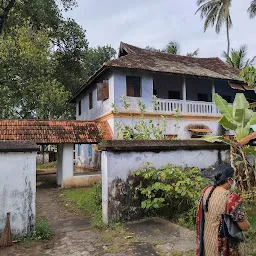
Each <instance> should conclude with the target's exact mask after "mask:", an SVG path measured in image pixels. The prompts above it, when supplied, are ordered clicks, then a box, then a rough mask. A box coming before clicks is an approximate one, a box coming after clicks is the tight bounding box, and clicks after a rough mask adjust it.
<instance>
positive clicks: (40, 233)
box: [15, 217, 53, 243]
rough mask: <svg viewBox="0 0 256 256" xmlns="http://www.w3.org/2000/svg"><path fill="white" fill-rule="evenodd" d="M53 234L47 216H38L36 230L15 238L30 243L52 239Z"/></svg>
mask: <svg viewBox="0 0 256 256" xmlns="http://www.w3.org/2000/svg"><path fill="white" fill-rule="evenodd" d="M52 236H53V231H52V229H51V225H50V224H49V222H48V221H47V220H46V219H45V218H42V217H37V218H36V225H35V230H34V231H33V232H32V233H30V234H28V235H26V236H19V237H16V238H15V240H17V241H18V242H20V243H30V242H32V241H39V240H50V239H51V237H52Z"/></svg>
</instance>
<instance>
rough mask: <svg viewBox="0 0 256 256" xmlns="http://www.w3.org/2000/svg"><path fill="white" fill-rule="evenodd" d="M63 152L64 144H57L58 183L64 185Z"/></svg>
mask: <svg viewBox="0 0 256 256" xmlns="http://www.w3.org/2000/svg"><path fill="white" fill-rule="evenodd" d="M62 154H63V144H58V145H57V185H59V186H61V185H62V162H63V161H62Z"/></svg>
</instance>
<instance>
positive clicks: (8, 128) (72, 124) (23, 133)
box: [0, 119, 113, 144]
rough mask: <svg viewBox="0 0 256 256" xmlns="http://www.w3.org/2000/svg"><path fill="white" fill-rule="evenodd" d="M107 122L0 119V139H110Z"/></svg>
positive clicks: (66, 141) (68, 140)
mask: <svg viewBox="0 0 256 256" xmlns="http://www.w3.org/2000/svg"><path fill="white" fill-rule="evenodd" d="M112 137H113V136H112V133H111V130H110V127H109V126H108V123H107V122H102V123H96V122H86V121H58V120H9V119H3V120H0V140H16V141H17V140H27V141H34V142H36V143H52V144H55V143H56V144H57V143H81V144H82V143H96V142H99V141H101V140H109V139H112Z"/></svg>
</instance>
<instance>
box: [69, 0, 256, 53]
mask: <svg viewBox="0 0 256 256" xmlns="http://www.w3.org/2000/svg"><path fill="white" fill-rule="evenodd" d="M250 2H251V0H233V3H232V7H231V17H232V20H233V27H232V29H231V31H230V37H231V48H238V47H239V46H240V45H242V44H247V45H248V57H250V58H251V57H253V56H254V55H256V18H254V19H250V18H249V15H248V13H247V8H248V7H249V4H250ZM196 10H197V6H196V0H129V1H122V0H108V1H105V0H78V7H77V8H74V9H73V10H72V11H68V12H67V13H65V16H66V17H71V18H73V19H75V20H76V22H77V23H78V24H80V25H81V26H82V27H83V28H84V29H85V30H86V36H87V39H88V41H89V46H90V47H96V46H98V45H100V46H103V45H111V46H112V47H114V48H115V49H116V50H118V48H119V44H120V42H121V41H123V42H126V43H129V44H132V45H136V46H139V47H146V46H152V47H155V48H159V49H162V48H164V46H166V44H167V43H168V42H169V41H173V40H175V41H178V42H179V43H180V45H181V52H182V54H184V55H185V54H186V53H187V52H192V51H194V50H196V49H197V48H199V57H221V55H222V52H223V51H224V50H226V48H227V41H226V31H225V26H223V28H222V30H221V32H220V34H218V35H217V34H216V33H215V30H214V28H209V29H208V30H207V31H206V32H205V33H204V31H203V20H201V18H200V15H199V14H197V15H195V12H196Z"/></svg>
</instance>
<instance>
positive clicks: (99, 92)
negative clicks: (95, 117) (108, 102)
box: [97, 83, 103, 101]
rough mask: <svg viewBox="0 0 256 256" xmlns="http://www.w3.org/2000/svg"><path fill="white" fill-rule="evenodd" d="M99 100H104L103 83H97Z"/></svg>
mask: <svg viewBox="0 0 256 256" xmlns="http://www.w3.org/2000/svg"><path fill="white" fill-rule="evenodd" d="M97 100H98V101H99V100H103V84H102V83H98V84H97Z"/></svg>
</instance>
